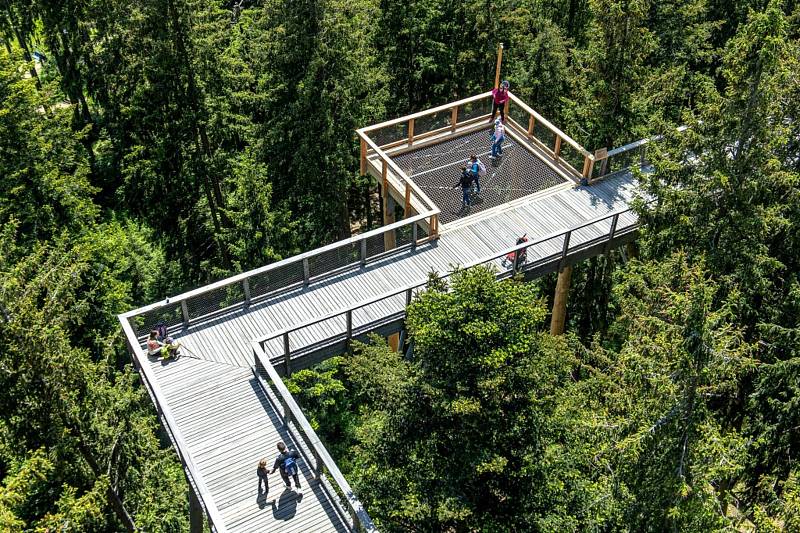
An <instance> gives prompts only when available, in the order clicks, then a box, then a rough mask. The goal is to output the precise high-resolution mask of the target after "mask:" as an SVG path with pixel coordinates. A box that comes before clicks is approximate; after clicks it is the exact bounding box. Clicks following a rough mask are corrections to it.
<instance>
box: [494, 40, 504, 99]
mask: <svg viewBox="0 0 800 533" xmlns="http://www.w3.org/2000/svg"><path fill="white" fill-rule="evenodd" d="M502 63H503V43H500V46H498V47H497V66H496V67H495V69H494V88H495V89H497V88H498V87H500V65H502Z"/></svg>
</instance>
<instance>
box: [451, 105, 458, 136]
mask: <svg viewBox="0 0 800 533" xmlns="http://www.w3.org/2000/svg"><path fill="white" fill-rule="evenodd" d="M457 127H458V106H455V107H454V108H453V109H451V110H450V131H456V128H457Z"/></svg>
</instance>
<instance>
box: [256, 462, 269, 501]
mask: <svg viewBox="0 0 800 533" xmlns="http://www.w3.org/2000/svg"><path fill="white" fill-rule="evenodd" d="M256 475H257V476H258V493H259V494H261V483H262V482H263V483H264V494H268V493H269V477H268V476H269V469H268V468H267V460H266V459H261V460H260V461H259V462H258V468H256Z"/></svg>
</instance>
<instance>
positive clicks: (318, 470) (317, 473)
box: [311, 445, 323, 479]
mask: <svg viewBox="0 0 800 533" xmlns="http://www.w3.org/2000/svg"><path fill="white" fill-rule="evenodd" d="M311 453H312V454H314V478H315V479H319V478H320V477H322V467H323V464H322V459H321V458H320V456H319V452H318V451H317V447H316V445H313V446H311Z"/></svg>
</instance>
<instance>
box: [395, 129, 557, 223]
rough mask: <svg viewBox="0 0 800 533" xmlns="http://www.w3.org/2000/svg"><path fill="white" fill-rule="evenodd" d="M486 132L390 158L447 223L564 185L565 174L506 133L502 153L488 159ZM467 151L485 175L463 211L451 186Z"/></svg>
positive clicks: (488, 134)
mask: <svg viewBox="0 0 800 533" xmlns="http://www.w3.org/2000/svg"><path fill="white" fill-rule="evenodd" d="M491 133H492V130H491V128H490V127H488V126H487V128H486V129H485V130H478V131H475V132H473V133H469V134H467V135H463V136H460V137H456V138H453V139H450V140H447V141H444V142H441V143H438V144H434V145H429V146H425V147H422V148H420V149H418V150H413V151H411V152H406V153H404V154H401V155H398V156H396V157H394V158H393V159H394V161H395V162H396V163H397V164H398V165H399V166H400V168H402V169H403V171H404V172H405V173H406V174H407V175H408V176H409V177H410V178H411V179H412V180H413V181H414V183H416V184H417V185H418V186H419V187H420V188H421V189H422V190H423V191H424V192H425V194H427V195H428V196H429V197H430V199H431V200H432V201H433V202H434V203H435V204H436V206H437V207H438V208H439V209H441V211H442V213H441V215H439V220H440V223H442V224H447V223H448V222H453V221H455V220H458V219H460V218H463V217H465V216H468V215H472V214H475V213H478V212H480V211H484V210H486V209H491V208H493V207H496V206H499V205H502V204H505V203H508V202H510V201H512V200H516V199H518V198H522V197H524V196H528V195H530V194H533V193H536V192H539V191H543V190H545V189H547V188H549V187H552V186H554V185H559V184H561V183H564V178H562V177H561V176H559V175H558V174H556V172H555V171H554V170H553V169H552V168H550V167H549V166H547V165H546V164H545V163H544V162H543V161H542V160H541V159H539V158H538V157H537V156H535V155H533V154H532V153H531V152H529V151H528V150H527V149H526V148H524V147H523V146H520V145H519V144H518V143H517V142H516V141H515V140H513V139H512V138H511V136H509V135H506V141H505V142H504V143H503V155H502V156H501V157H500V158H498V159H495V160H492V159H490V158H489V155H490V153H491V144H492V142H491V140H490V136H491ZM472 154H475V155H477V156H478V158H479V159H480V160H481V161H483V163H484V165H486V170H487V174H486V176H484V177H482V178H480V184H481V192H480V193H478V194H474V195H473V196H472V205H471V206H470V207H469V208H468V209H462V208H461V197H462V195H461V189H460V187H456V188H455V189H454V188H453V185H455V184H456V183H457V182H458V179H459V177H460V176H461V167H462V166H463V165H465V164H466V162H467V159H469V157H470V156H471V155H472Z"/></svg>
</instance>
